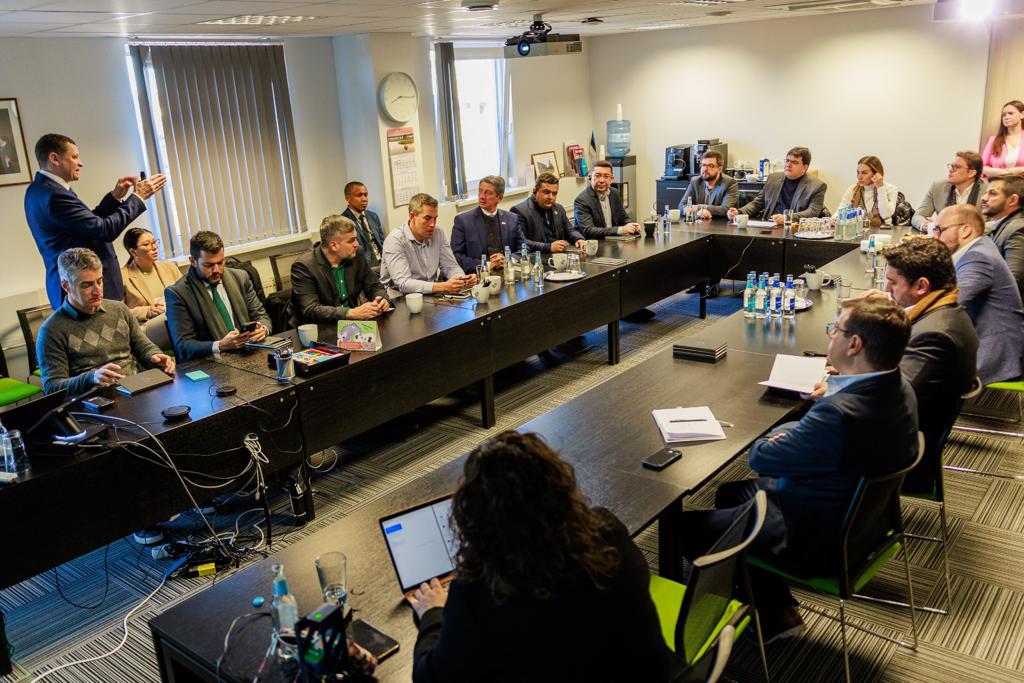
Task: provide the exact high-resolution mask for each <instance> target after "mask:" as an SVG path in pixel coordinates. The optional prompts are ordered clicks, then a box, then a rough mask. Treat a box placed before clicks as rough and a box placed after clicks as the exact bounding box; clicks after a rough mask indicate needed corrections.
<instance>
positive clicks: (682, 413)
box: [651, 406, 725, 443]
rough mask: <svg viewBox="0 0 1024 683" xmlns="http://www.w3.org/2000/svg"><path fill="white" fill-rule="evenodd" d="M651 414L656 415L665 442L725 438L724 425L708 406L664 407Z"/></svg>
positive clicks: (656, 421)
mask: <svg viewBox="0 0 1024 683" xmlns="http://www.w3.org/2000/svg"><path fill="white" fill-rule="evenodd" d="M651 415H653V416H654V421H655V423H657V425H658V429H659V430H660V431H661V438H662V439H664V440H665V443H683V442H687V441H717V440H719V439H724V438H725V432H724V431H722V425H721V424H719V422H718V420H716V419H715V416H714V414H712V412H711V408H708V407H707V406H699V407H696V408H662V409H659V410H652V411H651Z"/></svg>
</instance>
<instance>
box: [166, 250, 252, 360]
mask: <svg viewBox="0 0 1024 683" xmlns="http://www.w3.org/2000/svg"><path fill="white" fill-rule="evenodd" d="M189 252H190V255H189V259H188V260H189V263H190V264H191V267H190V268H189V269H188V273H186V274H185V277H183V278H181V279H180V280H178V281H177V282H175V283H174V284H173V285H171V286H170V287H168V288H167V289H165V290H164V297H165V298H166V299H167V328H168V329H169V330H170V333H171V341H172V342H174V354H175V356H176V357H177V359H178V362H180V363H184V362H185V361H189V360H192V359H194V358H204V357H206V356H209V355H211V354H219V353H223V352H225V351H235V350H237V349H240V348H242V347H243V346H244V345H245V343H246V342H250V341H251V342H259V341H263V340H264V339H265V338H266V336H267V333H268V332H269V331H270V317H269V316H268V315H267V312H266V311H265V310H264V309H263V304H261V303H260V300H259V298H258V297H257V296H256V290H255V289H254V288H253V286H252V280H251V279H249V274H248V273H246V272H245V271H244V270H235V269H233V268H225V267H224V242H223V241H222V240H221V238H220V235H218V234H217V233H215V232H210V231H209V230H201V231H199V232H197V233H196V234H195V235H193V236H192V240H191V243H190V244H189ZM250 328H251V329H250ZM247 329H248V330H249V331H246V330H247Z"/></svg>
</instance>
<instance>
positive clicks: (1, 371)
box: [0, 346, 11, 377]
mask: <svg viewBox="0 0 1024 683" xmlns="http://www.w3.org/2000/svg"><path fill="white" fill-rule="evenodd" d="M10 376H11V373H10V372H9V371H8V370H7V354H6V353H4V348H3V347H2V346H0V377H10Z"/></svg>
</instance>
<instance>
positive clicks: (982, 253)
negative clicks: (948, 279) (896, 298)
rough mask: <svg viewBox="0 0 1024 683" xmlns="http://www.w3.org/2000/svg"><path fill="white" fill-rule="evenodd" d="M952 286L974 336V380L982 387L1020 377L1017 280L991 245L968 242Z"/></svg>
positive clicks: (1023, 335)
mask: <svg viewBox="0 0 1024 683" xmlns="http://www.w3.org/2000/svg"><path fill="white" fill-rule="evenodd" d="M956 282H957V287H958V288H959V290H960V295H959V299H960V304H961V305H962V306H963V307H964V308H965V309H967V315H969V316H971V320H972V321H973V322H974V329H975V330H977V332H978V340H979V342H980V344H979V346H978V377H980V378H981V381H982V382H983V383H984V384H990V383H991V382H1002V381H1005V380H1008V379H1014V378H1017V377H1020V376H1021V354H1022V353H1024V310H1021V299H1020V290H1019V289H1018V288H1017V280H1016V279H1014V277H1013V273H1012V272H1010V267H1009V266H1008V265H1007V264H1006V261H1005V260H1004V259H1003V255H1002V254H1001V253H1000V251H999V247H997V246H996V244H995V242H993V241H992V240H991V239H990V238H988V237H979V238H978V239H976V240H974V241H973V242H971V244H970V246H969V247H968V248H967V251H966V252H964V254H963V256H961V257H960V260H959V261H958V262H957V264H956Z"/></svg>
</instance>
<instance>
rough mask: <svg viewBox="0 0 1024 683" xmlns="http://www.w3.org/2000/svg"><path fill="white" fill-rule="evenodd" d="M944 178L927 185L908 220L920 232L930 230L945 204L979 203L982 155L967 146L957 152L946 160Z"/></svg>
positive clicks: (985, 185) (984, 186)
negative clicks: (912, 215) (926, 189)
mask: <svg viewBox="0 0 1024 683" xmlns="http://www.w3.org/2000/svg"><path fill="white" fill-rule="evenodd" d="M947 168H948V171H947V172H946V179H945V180H936V181H935V182H934V183H932V186H931V187H930V188H928V194H926V195H925V196H924V199H923V200H922V201H921V205H920V206H919V207H917V211H916V212H915V213H914V217H913V218H912V219H910V224H911V225H912V226H913V227H914V228H916V229H917V230H920V231H921V232H925V233H927V232H931V225H932V223H933V222H934V221H935V216H936V215H937V214H938V213H939V212H940V211H942V210H943V209H944V208H946V207H947V206H953V205H954V204H974V205H975V206H977V207H979V208H980V207H981V198H982V197H983V196H985V189H986V188H987V187H988V183H986V182H985V181H984V180H982V179H981V170H982V168H984V165H983V163H982V160H981V155H979V154H978V153H977V152H972V151H970V150H967V151H963V152H957V153H956V156H955V157H953V163H951V164H947Z"/></svg>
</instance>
